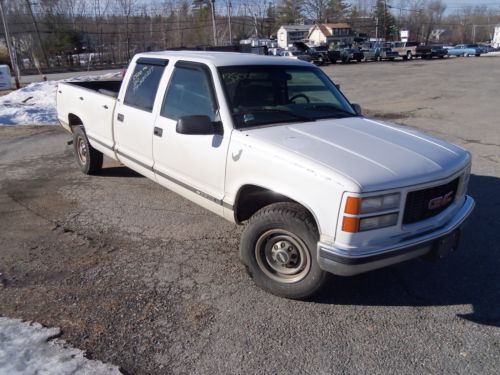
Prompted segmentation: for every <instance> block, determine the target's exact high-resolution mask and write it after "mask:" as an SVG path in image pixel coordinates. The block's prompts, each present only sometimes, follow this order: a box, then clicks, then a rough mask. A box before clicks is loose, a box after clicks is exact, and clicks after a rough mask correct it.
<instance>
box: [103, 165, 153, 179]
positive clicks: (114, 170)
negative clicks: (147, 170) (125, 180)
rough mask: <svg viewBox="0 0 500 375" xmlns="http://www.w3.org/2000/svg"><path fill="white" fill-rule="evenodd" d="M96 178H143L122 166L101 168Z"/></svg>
mask: <svg viewBox="0 0 500 375" xmlns="http://www.w3.org/2000/svg"><path fill="white" fill-rule="evenodd" d="M98 176H101V177H135V178H145V177H144V176H143V175H141V174H139V173H137V172H135V171H133V170H132V169H130V168H128V167H124V166H118V167H104V168H102V169H101V170H100V171H99V173H98Z"/></svg>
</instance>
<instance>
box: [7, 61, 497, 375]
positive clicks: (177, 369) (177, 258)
mask: <svg viewBox="0 0 500 375" xmlns="http://www.w3.org/2000/svg"><path fill="white" fill-rule="evenodd" d="M325 71H326V72H327V73H328V74H330V75H332V76H333V78H334V80H335V81H336V82H338V83H340V84H341V86H342V89H343V91H344V92H345V94H346V95H347V96H348V97H349V98H350V99H351V100H352V101H353V102H358V103H360V104H361V105H363V107H364V108H365V110H366V113H367V114H368V115H374V116H377V117H382V118H385V119H390V120H395V121H397V122H399V123H403V124H406V125H409V126H413V127H416V128H419V129H421V130H423V131H426V132H429V133H432V134H435V135H438V136H440V137H442V138H445V139H448V140H450V141H452V142H455V143H457V144H459V145H462V146H464V147H466V148H467V149H469V150H470V151H471V152H472V154H473V158H474V161H473V162H474V166H473V171H472V173H473V175H472V178H471V184H470V193H471V194H472V195H473V196H474V197H475V198H476V200H477V203H478V206H477V208H476V210H475V212H474V214H473V216H472V218H471V219H470V222H469V225H468V227H467V228H466V230H465V231H464V233H463V237H462V246H461V251H460V252H458V253H455V254H452V255H451V256H450V257H449V258H448V259H446V260H444V261H441V262H438V263H426V262H423V261H420V260H416V261H412V262H408V263H405V264H401V265H398V266H395V267H392V268H387V269H383V270H379V271H374V272H371V273H368V274H364V275H360V276H356V277H352V278H334V277H332V278H331V280H330V282H329V285H328V287H327V288H326V289H325V290H324V291H323V293H322V294H321V295H320V296H318V297H317V298H316V299H315V300H313V301H310V302H297V301H290V300H285V299H280V298H277V297H274V296H272V295H269V294H266V293H265V292H263V291H261V290H259V289H258V288H257V287H255V286H254V285H253V283H252V282H251V280H250V279H249V277H248V276H247V275H246V273H245V271H244V268H243V266H242V265H241V264H240V263H239V261H238V251H237V249H238V242H239V235H240V231H241V228H238V227H236V226H234V225H232V224H230V223H227V222H225V221H223V220H222V219H220V218H219V217H217V216H215V215H213V214H211V213H209V212H207V211H205V210H204V209H202V208H199V207H197V206H196V205H194V204H192V203H190V202H188V201H186V200H184V199H182V198H180V197H179V196H177V195H176V194H174V193H172V192H170V191H168V190H166V189H164V188H162V187H160V186H159V185H157V184H155V183H154V182H152V181H149V180H147V179H146V178H143V177H141V176H139V175H137V174H135V173H134V172H132V171H130V170H128V169H126V168H124V167H121V166H119V165H117V164H115V163H114V162H110V161H107V162H106V167H107V168H106V169H105V170H104V171H103V173H102V174H101V175H99V176H95V177H88V176H84V175H82V174H81V173H80V172H79V171H78V169H77V167H76V164H75V162H74V158H73V155H72V151H71V149H70V147H69V146H67V145H66V141H67V140H69V139H70V137H69V135H68V134H66V133H64V132H63V131H62V130H61V129H60V128H59V127H33V126H13V127H3V128H1V129H0V228H1V231H0V273H1V275H0V278H1V282H0V316H7V317H10V318H22V319H28V320H33V321H37V322H40V323H42V324H44V325H46V326H51V327H61V328H62V330H63V335H62V336H61V338H62V339H64V340H66V341H67V342H69V343H70V344H71V345H73V346H75V347H77V348H80V349H83V350H86V351H87V352H88V354H89V357H90V358H95V359H99V360H101V361H104V362H107V363H113V364H115V365H118V366H120V367H121V368H122V369H123V370H124V372H126V373H133V374H167V373H168V374H186V373H190V374H214V373H231V374H299V373H300V374H304V373H305V374H331V373H337V374H340V373H363V374H364V373H371V374H400V373H460V374H471V373H476V374H496V373H497V372H498V368H500V330H499V327H500V273H499V272H498V270H499V269H500V258H499V256H498V250H499V246H498V242H499V240H500V230H499V229H500V219H499V216H498V212H500V197H499V195H498V192H499V191H500V164H499V163H500V152H499V151H500V129H499V128H500V123H499V122H498V119H499V118H500V108H499V107H498V95H499V91H498V89H499V86H498V80H497V79H495V78H494V77H498V76H500V58H463V59H460V58H458V59H450V60H448V61H442V60H440V61H412V62H407V63H397V62H395V63H381V64H378V63H367V64H352V65H349V66H342V65H332V66H329V67H325ZM0 372H1V369H0Z"/></svg>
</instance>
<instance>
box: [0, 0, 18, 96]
mask: <svg viewBox="0 0 500 375" xmlns="http://www.w3.org/2000/svg"><path fill="white" fill-rule="evenodd" d="M0 13H1V14H0V15H1V16H2V22H3V28H4V31H5V41H6V43H7V49H8V50H9V56H10V64H11V65H12V70H13V71H14V79H15V81H16V88H17V89H19V88H21V84H20V83H19V77H20V75H21V74H20V73H19V67H18V66H17V57H16V54H15V51H14V47H13V46H12V44H11V43H12V41H11V39H10V34H9V26H8V25H7V19H6V18H5V13H4V11H3V0H0Z"/></svg>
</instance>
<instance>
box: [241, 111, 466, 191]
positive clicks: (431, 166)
mask: <svg viewBox="0 0 500 375" xmlns="http://www.w3.org/2000/svg"><path fill="white" fill-rule="evenodd" d="M245 132H246V133H247V135H249V136H250V138H254V139H255V140H256V141H260V142H264V143H267V144H272V145H273V146H275V147H279V148H281V149H282V150H283V151H286V152H289V153H291V154H292V155H290V157H291V158H294V157H295V158H297V157H298V158H299V159H301V160H302V161H303V163H306V164H307V163H308V164H309V166H310V164H311V163H312V164H314V163H318V164H321V165H322V166H324V167H327V168H328V169H330V170H332V171H334V172H335V173H336V174H340V175H342V176H344V177H346V178H348V179H350V180H351V181H352V182H354V183H355V184H357V185H358V186H359V188H360V190H361V191H377V190H386V189H392V188H398V187H404V186H410V185H416V184H419V183H425V182H429V181H435V180H439V179H441V178H445V177H448V176H450V175H451V174H453V173H455V172H457V171H458V170H460V169H462V168H464V167H465V166H466V165H467V164H468V163H469V161H470V155H469V153H468V152H467V151H465V150H464V149H462V148H460V147H458V146H455V145H453V144H450V143H448V142H445V141H442V140H439V139H436V138H433V137H430V136H427V135H424V134H422V133H419V132H417V131H414V130H411V129H408V128H403V127H400V126H394V125H392V124H391V125H389V124H386V123H383V122H380V121H374V120H370V119H367V118H362V117H350V118H345V119H335V120H331V119H329V120H319V121H315V122H308V123H298V124H291V125H277V126H270V127H264V128H257V129H252V130H247V131H245ZM247 139H248V138H247Z"/></svg>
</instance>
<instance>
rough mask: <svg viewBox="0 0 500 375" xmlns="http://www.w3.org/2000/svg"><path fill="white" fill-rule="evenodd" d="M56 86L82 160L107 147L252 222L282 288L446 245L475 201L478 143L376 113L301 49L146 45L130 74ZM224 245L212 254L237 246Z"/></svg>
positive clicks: (93, 159)
mask: <svg viewBox="0 0 500 375" xmlns="http://www.w3.org/2000/svg"><path fill="white" fill-rule="evenodd" d="M56 92H57V93H56V95H57V100H56V103H57V117H58V119H59V121H60V123H61V125H62V126H63V127H64V129H66V130H67V131H68V132H70V133H71V134H72V137H73V146H74V151H75V159H76V163H77V165H78V166H79V168H80V169H81V171H82V172H83V173H85V174H96V173H98V172H99V171H100V169H101V168H102V166H103V155H106V156H108V157H109V158H111V159H114V160H117V161H119V162H121V163H122V164H124V165H125V166H127V167H129V168H131V169H133V170H135V171H136V172H138V173H140V174H142V175H144V176H146V177H148V178H150V179H151V180H153V181H156V182H157V183H159V184H161V185H163V186H165V187H166V188H168V189H171V190H173V191H174V192H176V193H178V194H180V195H182V196H183V197H185V198H187V199H189V200H191V201H193V202H195V203H196V204H199V205H201V206H202V207H204V208H205V209H207V210H210V211H212V212H214V213H215V214H218V215H220V216H222V217H223V218H225V219H227V220H229V221H230V222H233V223H236V224H242V225H243V224H244V225H245V227H244V230H243V234H242V237H241V241H240V248H239V258H240V259H241V260H242V262H243V263H244V264H245V266H246V269H247V270H248V272H249V274H250V275H251V277H252V278H253V280H254V281H255V283H256V284H257V285H258V286H260V287H261V288H263V289H265V290H267V291H269V292H271V293H274V294H276V295H279V296H282V297H287V298H295V299H303V298H307V297H310V296H311V295H313V294H314V293H316V292H317V291H318V290H319V289H320V288H321V286H322V285H324V284H325V282H326V281H327V277H326V276H327V273H328V272H330V273H333V274H336V275H342V276H350V275H356V274H359V273H363V272H367V271H370V270H374V269H377V268H382V267H386V266H389V265H393V264H396V263H400V262H404V261H407V260H409V259H413V258H419V257H428V258H436V259H439V258H442V257H444V256H445V255H447V254H448V253H450V252H452V251H454V250H455V249H456V248H457V246H458V241H459V237H460V236H459V234H460V227H461V225H462V223H463V222H464V221H465V220H466V218H467V217H468V216H469V215H470V213H471V212H472V210H473V207H474V200H473V199H472V198H471V197H469V196H468V195H467V194H466V192H467V185H468V181H469V175H470V169H471V155H470V153H468V152H467V151H465V150H464V149H462V148H460V147H458V146H455V145H453V144H450V143H448V142H446V141H443V140H439V139H436V138H434V137H431V136H428V135H425V134H420V133H418V132H416V131H415V130H413V129H407V128H404V127H396V126H393V125H391V124H388V123H384V122H381V121H377V120H373V119H368V118H365V117H363V116H362V114H361V108H360V107H359V105H355V104H351V103H349V101H348V100H347V99H346V98H345V96H344V95H343V94H342V93H341V92H340V91H339V90H338V88H337V87H336V85H335V84H334V83H333V82H332V81H331V79H330V78H329V77H328V76H327V75H326V74H325V73H324V72H323V70H321V69H319V68H317V67H315V66H313V65H311V64H310V63H306V62H304V61H300V60H297V59H295V60H293V59H276V58H275V59H272V58H270V57H265V56H257V55H247V54H241V53H228V52H208V51H201V52H193V51H165V52H151V53H141V54H139V55H136V56H134V58H133V59H132V61H131V63H130V66H129V68H128V69H127V73H126V75H125V78H124V79H123V82H121V81H87V82H84V81H75V82H59V84H58V87H57V91H56ZM380 99H382V97H381V98H380ZM89 181H91V180H89ZM89 183H91V182H89ZM89 194H92V189H91V190H90V191H89ZM95 199H96V201H97V200H98V199H106V198H105V197H104V198H103V197H102V196H101V195H99V197H95ZM131 199H134V200H138V201H140V200H141V195H140V194H134V195H132V194H131ZM102 204H108V203H102ZM152 209H154V207H153V208H152ZM118 211H119V210H118ZM119 214H120V213H119V212H115V215H119ZM169 214H170V215H175V213H172V212H170V213H169ZM110 215H112V214H110ZM110 220H112V218H111V217H110ZM158 225H161V223H158ZM214 225H215V224H214ZM165 235H166V236H167V237H168V235H169V234H168V233H165ZM218 250H219V249H216V248H214V249H213V252H212V253H211V257H213V259H212V260H211V261H213V262H216V261H217V257H221V256H224V257H225V256H227V255H228V254H230V253H228V252H227V251H218ZM225 250H226V249H225ZM234 256H235V257H236V256H237V254H234ZM202 261H203V260H202ZM459 263H460V262H457V264H459ZM200 266H203V265H202V264H200ZM466 266H467V265H466V264H465V263H464V264H463V267H466ZM422 277H425V275H422Z"/></svg>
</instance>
